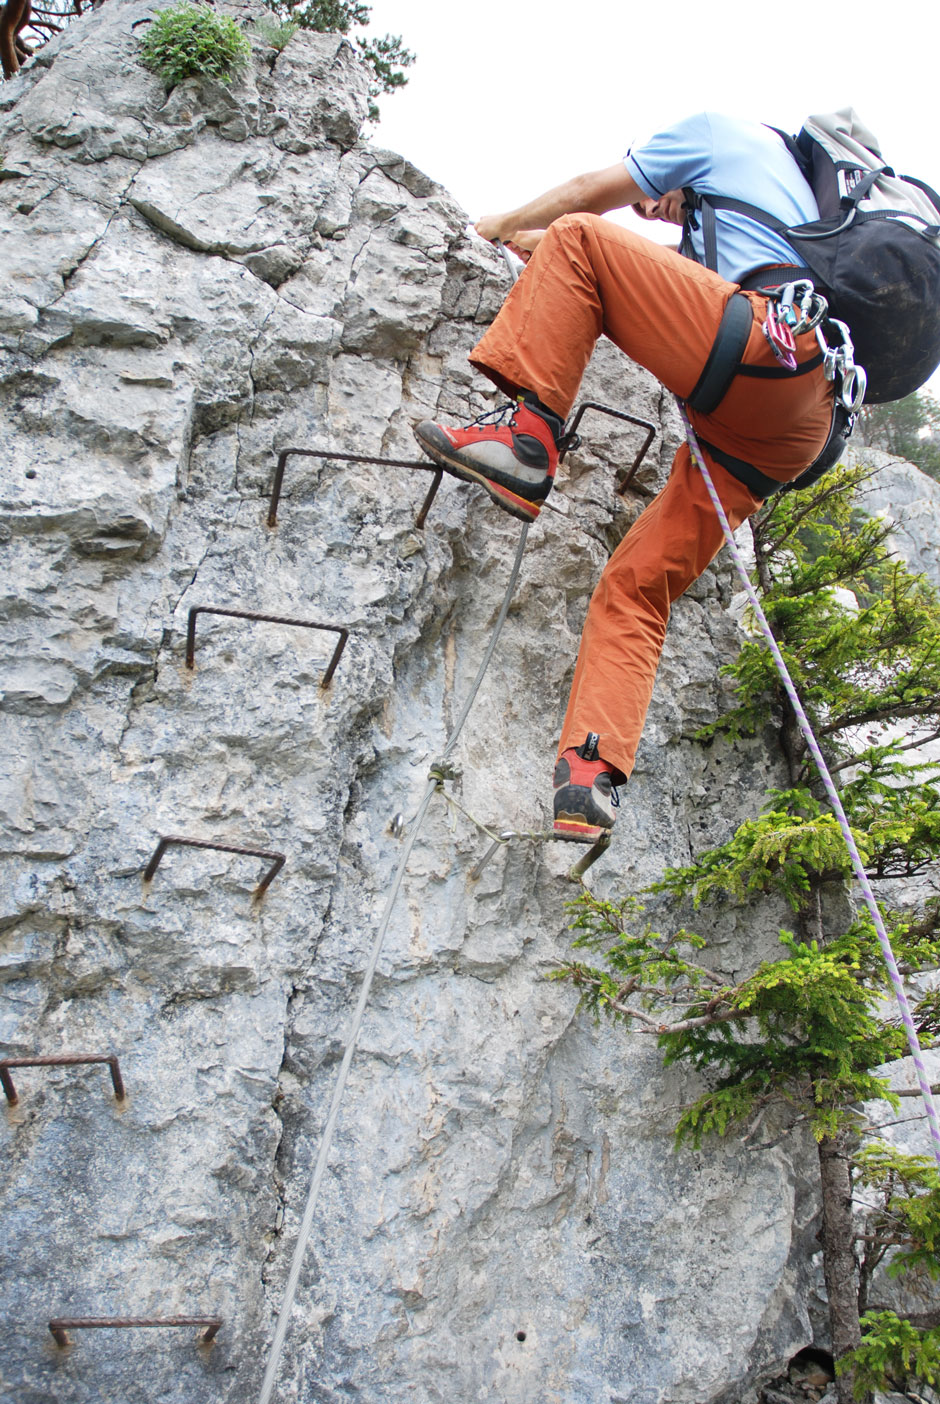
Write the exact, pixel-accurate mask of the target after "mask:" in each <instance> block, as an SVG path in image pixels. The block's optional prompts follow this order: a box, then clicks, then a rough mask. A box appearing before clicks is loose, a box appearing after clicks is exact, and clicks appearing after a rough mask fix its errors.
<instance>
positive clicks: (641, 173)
mask: <svg viewBox="0 0 940 1404" xmlns="http://www.w3.org/2000/svg"><path fill="white" fill-rule="evenodd" d="M623 161H624V165H625V166H626V168H627V172H628V174H629V175H631V176H632V177H633V179H634V180H635V181H636V183H637V185H638V186H639V187H640V189H641V190H643V191H645V192H646V194H647V195H648V196H649V197H650V198H651V199H653V200H655V199H658V198H659V196H661V195H665V193H666V191H667V190H680V189H682V188H683V187H685V186H687V185H690V186H691V187H692V189H693V190H696V191H698V192H699V193H701V194H712V195H729V196H731V197H732V198H734V199H736V200H746V201H747V203H748V204H749V205H756V206H757V207H758V209H761V210H766V211H767V212H768V214H772V215H776V217H777V218H778V219H780V220H783V222H784V223H785V224H805V223H806V222H807V221H808V220H814V219H818V218H819V210H818V208H817V205H816V200H815V197H814V195H813V192H812V190H811V189H810V187H809V185H808V184H807V183H806V181H805V180H804V179H803V176H802V174H801V173H800V170H799V167H798V166H797V164H796V162H795V161H794V160H793V157H792V156H791V155H790V153H789V151H788V150H787V148H786V146H785V145H784V144H783V142H782V141H781V139H780V137H779V136H777V134H776V132H772V131H771V130H770V128H769V127H762V126H760V124H759V123H757V122H745V121H742V120H741V119H739V118H736V117H723V116H721V114H720V113H717V112H699V113H696V115H695V116H694V117H687V118H686V119H685V121H683V122H677V123H676V125H675V126H674V127H670V128H669V129H668V130H667V131H665V132H659V133H657V135H656V136H653V137H650V139H649V141H645V142H643V144H642V145H640V146H636V147H631V149H630V151H629V152H628V153H627V155H626V156H625V157H624V158H623ZM716 221H717V230H716V232H717V236H718V272H719V273H720V274H721V276H722V277H723V278H727V279H728V280H729V281H730V282H732V283H738V282H740V281H741V279H742V278H743V277H744V275H745V274H746V273H750V272H752V271H753V270H754V269H755V268H763V267H765V266H766V265H767V264H771V263H799V262H800V258H799V256H798V255H797V254H796V253H795V252H794V251H793V249H792V248H791V247H790V245H789V244H788V243H787V242H786V240H784V239H781V237H780V236H779V234H775V233H774V232H773V230H771V229H765V228H764V227H763V225H760V224H755V222H754V221H753V220H752V219H748V218H747V216H746V215H741V214H735V213H732V212H731V211H730V210H717V211H716ZM699 223H701V220H700V219H699ZM692 247H693V248H694V250H695V253H696V255H697V257H698V258H699V260H700V261H703V258H704V241H703V238H702V231H701V228H699V229H697V230H693V231H692Z"/></svg>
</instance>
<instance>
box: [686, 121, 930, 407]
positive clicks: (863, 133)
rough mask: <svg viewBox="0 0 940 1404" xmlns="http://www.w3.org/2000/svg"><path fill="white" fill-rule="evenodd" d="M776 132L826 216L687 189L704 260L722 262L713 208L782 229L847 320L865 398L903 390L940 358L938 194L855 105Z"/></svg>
mask: <svg viewBox="0 0 940 1404" xmlns="http://www.w3.org/2000/svg"><path fill="white" fill-rule="evenodd" d="M773 130H774V131H777V128H774V129H773ZM778 135H779V136H780V137H782V139H783V140H784V142H785V143H786V145H787V149H788V150H789V152H790V154H791V155H792V156H793V159H794V160H795V161H796V163H797V165H798V166H799V167H800V170H801V171H802V173H803V175H804V177H805V178H806V180H807V182H808V183H809V185H810V187H811V188H812V191H813V194H814V195H815V197H816V203H817V204H818V206H819V219H818V220H815V221H813V222H812V223H810V224H800V225H793V226H788V225H785V224H784V223H783V222H782V221H781V220H779V219H776V218H775V217H774V216H773V215H771V214H768V213H767V211H766V210H761V209H758V208H757V207H756V206H754V205H749V204H747V203H745V202H744V201H742V200H735V199H731V198H728V197H725V196H721V195H710V194H700V193H698V192H695V191H692V190H687V191H686V192H685V196H686V202H687V204H688V206H689V215H688V219H687V223H689V222H692V224H693V227H697V226H696V224H695V223H694V222H695V221H696V220H700V221H701V228H702V237H703V239H704V244H705V258H704V262H705V264H706V265H707V266H708V267H709V268H717V231H716V220H715V211H716V210H730V211H735V212H737V213H738V214H743V215H745V216H747V218H749V219H753V220H755V221H756V222H757V223H758V224H763V225H765V226H766V227H767V228H769V229H773V230H775V231H777V232H778V233H780V234H782V235H783V237H784V238H785V239H786V241H787V243H788V244H790V245H792V247H793V249H794V250H795V252H796V253H797V254H798V255H799V257H800V259H801V261H802V263H803V265H804V271H803V273H802V276H805V277H808V278H810V279H812V281H813V283H814V284H815V286H816V288H817V290H818V291H819V292H821V293H822V294H823V295H824V296H825V297H826V298H827V300H828V302H829V311H830V315H831V316H832V317H836V318H839V320H840V321H843V322H845V323H846V324H847V325H848V327H849V329H850V331H851V334H852V341H853V342H854V346H855V358H856V361H857V362H858V363H859V364H860V365H862V366H864V368H865V370H866V372H867V375H868V390H867V394H866V399H867V400H868V402H869V403H871V404H880V403H883V402H884V401H886V400H899V399H902V398H903V397H904V396H905V395H910V394H911V393H912V392H913V391H914V390H916V389H918V388H919V386H921V385H923V383H924V381H925V380H927V379H928V377H929V376H930V375H931V374H932V373H933V371H934V370H935V369H936V368H937V366H938V364H940V195H937V193H936V192H935V191H934V190H932V189H931V188H930V186H929V185H925V184H924V182H923V181H920V180H916V179H915V178H914V177H913V176H901V175H896V174H895V172H894V171H893V170H892V168H891V167H890V166H889V165H887V164H886V162H885V160H884V158H883V156H882V154H881V149H880V147H879V145H878V141H877V138H876V137H874V136H873V135H872V133H871V132H870V131H869V130H868V128H867V127H865V126H864V125H863V124H862V123H861V122H860V121H859V119H858V117H857V116H856V115H855V112H854V110H853V109H852V108H850V107H849V108H845V109H843V110H842V111H840V112H833V113H827V114H824V115H821V116H814V117H810V118H808V119H807V121H806V123H805V125H804V126H803V128H802V130H801V131H800V132H799V134H798V135H797V136H795V137H790V136H787V135H786V134H785V133H783V132H778ZM687 235H688V230H687V231H686V238H685V239H684V240H683V248H682V251H683V252H684V253H687V252H688V251H689V249H690V242H689V239H688V237H687ZM789 276H790V275H789V273H788V277H789ZM792 276H793V277H799V276H801V274H800V273H794V274H793V275H792ZM744 286H745V287H746V286H749V283H748V282H747V281H745V283H744Z"/></svg>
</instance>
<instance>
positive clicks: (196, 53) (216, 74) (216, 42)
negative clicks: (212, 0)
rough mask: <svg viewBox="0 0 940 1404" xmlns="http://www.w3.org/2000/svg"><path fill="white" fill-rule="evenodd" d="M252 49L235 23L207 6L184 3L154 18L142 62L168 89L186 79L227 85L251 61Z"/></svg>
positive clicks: (145, 41) (147, 36)
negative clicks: (204, 79)
mask: <svg viewBox="0 0 940 1404" xmlns="http://www.w3.org/2000/svg"><path fill="white" fill-rule="evenodd" d="M250 53H251V46H250V44H249V43H248V40H247V39H246V38H245V36H244V34H243V33H242V32H241V30H240V29H239V28H238V25H237V24H236V23H235V21H234V20H232V19H229V17H228V16H227V15H217V14H216V13H215V12H214V11H213V10H210V9H209V8H208V7H207V6H204V5H190V4H181V5H173V6H171V7H170V8H169V9H167V10H161V11H160V12H159V13H158V14H157V15H155V16H154V19H153V23H152V24H151V26H150V28H149V29H148V30H147V35H146V38H145V39H144V41H143V45H142V53H141V63H143V65H144V67H145V68H149V69H151V70H152V71H153V72H154V73H156V74H157V75H158V77H160V78H162V79H163V81H164V83H165V84H166V87H167V89H169V88H172V87H175V85H176V84H177V83H181V82H182V81H183V79H184V78H195V77H203V78H217V79H218V80H219V82H220V83H228V82H230V81H231V79H232V75H233V74H234V73H235V72H237V70H238V69H240V68H244V66H245V64H246V63H247V62H248V57H249V54H250Z"/></svg>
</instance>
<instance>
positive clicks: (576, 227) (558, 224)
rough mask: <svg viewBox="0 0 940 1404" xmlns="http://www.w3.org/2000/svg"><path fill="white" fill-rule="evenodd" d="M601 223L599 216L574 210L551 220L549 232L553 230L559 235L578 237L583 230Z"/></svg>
mask: <svg viewBox="0 0 940 1404" xmlns="http://www.w3.org/2000/svg"><path fill="white" fill-rule="evenodd" d="M600 223H601V216H600V215H596V214H588V213H587V212H585V211H576V212H575V213H574V214H565V215H561V216H560V218H558V219H555V220H552V222H551V224H550V225H549V232H551V231H554V232H555V233H556V234H559V235H561V236H565V235H568V236H570V235H572V234H573V235H575V236H576V237H578V238H580V236H581V234H582V233H583V232H584V231H585V230H590V229H593V228H594V227H595V226H596V225H598V224H600Z"/></svg>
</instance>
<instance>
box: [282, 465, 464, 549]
mask: <svg viewBox="0 0 940 1404" xmlns="http://www.w3.org/2000/svg"><path fill="white" fill-rule="evenodd" d="M292 455H296V456H297V457H298V458H335V459H338V460H339V462H341V463H372V464H376V465H377V466H378V467H380V468H411V469H414V471H415V472H419V473H433V474H434V481H433V482H432V484H431V486H430V488H429V489H428V494H427V497H425V499H424V502H423V503H422V506H421V510H420V512H419V513H418V515H417V517H416V518H415V526H416V527H418V528H419V529H420V528H421V527H423V526H424V523H425V520H426V518H427V515H428V512H429V511H430V509H431V503H432V502H433V501H434V498H435V497H436V495H437V490H438V488H439V487H440V485H441V479H442V477H443V476H444V470H443V469H442V468H438V466H437V464H436V463H428V461H427V459H420V460H416V459H410V458H376V457H375V456H374V455H373V454H368V453H337V452H336V451H335V449H305V448H286V449H281V452H280V453H279V454H278V456H277V467H276V468H275V470H274V483H273V485H272V487H271V501H270V503H269V504H268V526H269V527H273V526H277V508H278V503H279V502H280V500H281V488H282V487H283V485H284V470H285V468H286V467H287V460H288V459H289V458H290V457H291V456H292Z"/></svg>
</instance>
